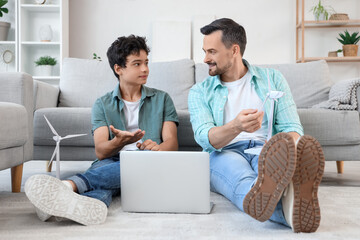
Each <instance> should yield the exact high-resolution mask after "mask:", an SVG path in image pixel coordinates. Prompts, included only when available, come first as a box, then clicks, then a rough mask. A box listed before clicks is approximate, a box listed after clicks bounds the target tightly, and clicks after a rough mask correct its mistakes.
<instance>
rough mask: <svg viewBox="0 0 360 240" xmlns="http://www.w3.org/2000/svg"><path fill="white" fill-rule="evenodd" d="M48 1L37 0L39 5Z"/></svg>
mask: <svg viewBox="0 0 360 240" xmlns="http://www.w3.org/2000/svg"><path fill="white" fill-rule="evenodd" d="M45 1H46V0H35V2H36V3H37V4H44V3H45Z"/></svg>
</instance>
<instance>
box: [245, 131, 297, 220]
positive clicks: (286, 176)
mask: <svg viewBox="0 0 360 240" xmlns="http://www.w3.org/2000/svg"><path fill="white" fill-rule="evenodd" d="M295 167H296V151H295V143H294V140H293V138H292V137H291V136H290V135H289V134H288V133H278V134H276V135H275V136H273V137H272V138H271V139H270V140H269V142H267V143H266V144H265V145H264V147H263V149H262V150H261V153H260V156H259V160H258V171H259V175H258V179H257V181H256V183H255V185H254V186H253V188H252V189H251V190H250V191H249V193H248V194H247V195H246V196H245V199H244V202H243V207H244V211H245V212H246V213H247V214H248V215H250V216H251V217H253V218H255V219H257V220H259V221H261V222H264V221H266V220H268V219H269V218H270V217H271V215H272V214H273V212H274V211H275V208H276V205H277V204H278V202H279V200H280V198H281V196H282V193H283V191H284V189H285V188H286V187H287V186H288V184H289V183H290V181H291V179H292V177H293V175H294V171H295Z"/></svg>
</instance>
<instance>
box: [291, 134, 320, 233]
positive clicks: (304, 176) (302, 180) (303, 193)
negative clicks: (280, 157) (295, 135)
mask: <svg viewBox="0 0 360 240" xmlns="http://www.w3.org/2000/svg"><path fill="white" fill-rule="evenodd" d="M324 167H325V158H324V153H323V151H322V148H321V145H320V143H319V142H318V141H317V140H316V139H315V138H313V137H311V136H307V135H305V136H302V137H301V139H300V140H299V142H298V144H297V166H296V170H295V173H294V178H293V183H294V199H295V200H294V208H293V209H294V212H293V230H294V232H315V231H316V230H317V229H318V227H319V225H320V219H321V215H320V206H319V200H318V188H319V185H320V182H321V179H322V176H323V174H324Z"/></svg>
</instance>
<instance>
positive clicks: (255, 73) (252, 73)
mask: <svg viewBox="0 0 360 240" xmlns="http://www.w3.org/2000/svg"><path fill="white" fill-rule="evenodd" d="M242 61H243V63H244V65H245V66H246V67H247V68H248V71H249V72H250V74H251V76H252V78H251V79H252V80H253V76H255V77H256V78H260V75H259V73H258V72H257V71H256V69H255V68H254V67H253V66H251V65H250V63H249V62H248V61H246V60H245V59H242ZM214 77H215V80H214V81H215V83H214V87H213V89H215V88H216V87H217V86H219V85H222V84H221V79H220V75H216V76H214ZM252 80H251V81H252Z"/></svg>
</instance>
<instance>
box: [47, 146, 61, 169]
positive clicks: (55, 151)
mask: <svg viewBox="0 0 360 240" xmlns="http://www.w3.org/2000/svg"><path fill="white" fill-rule="evenodd" d="M58 147H59V144H58V143H56V147H55V150H54V153H53V155H52V156H51V159H50V162H49V165H48V167H49V166H50V164H51V163H52V161H53V160H54V157H55V154H56V153H57V149H58Z"/></svg>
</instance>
